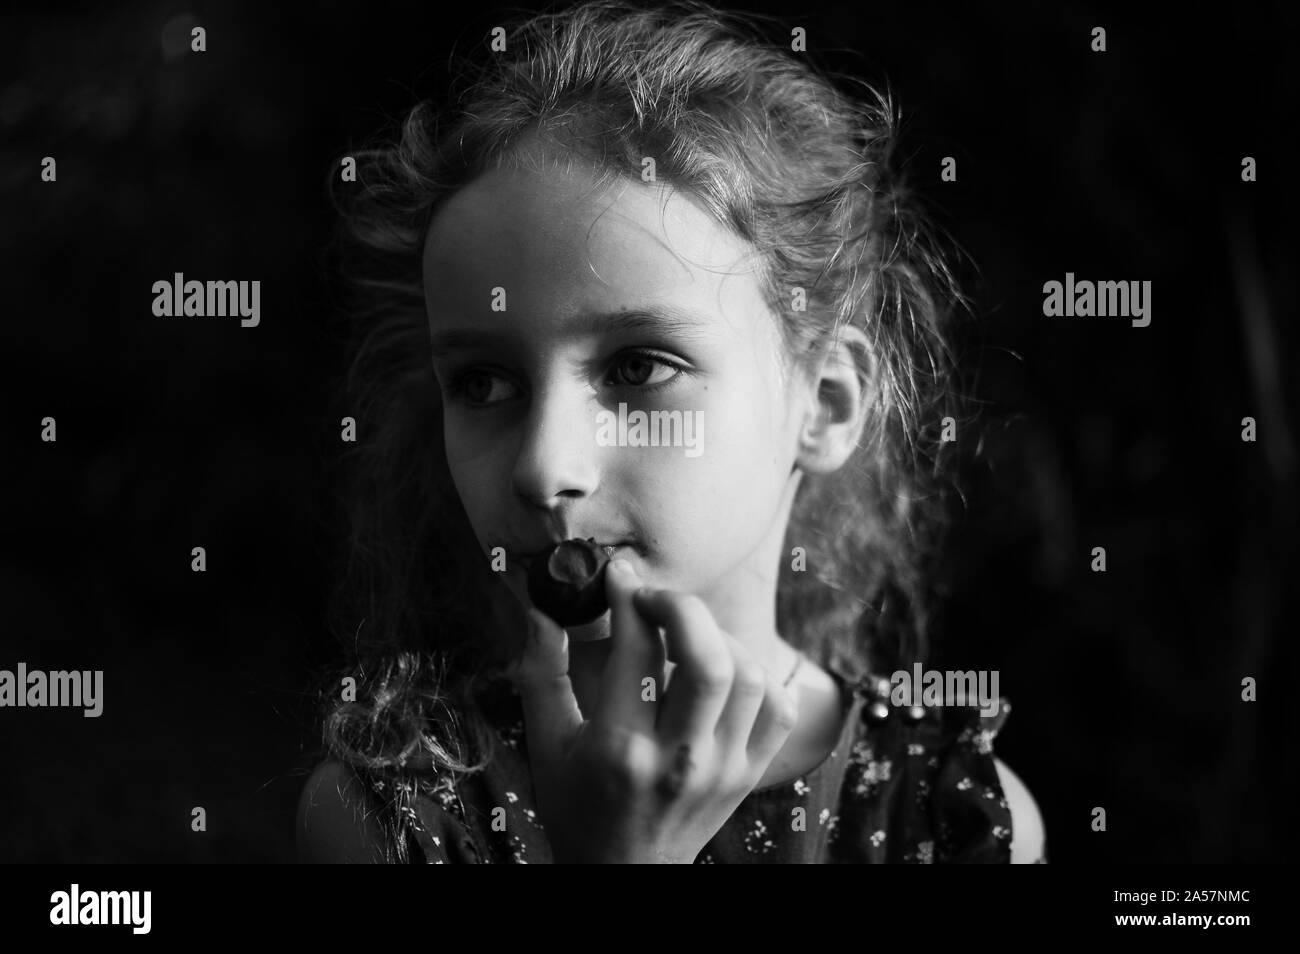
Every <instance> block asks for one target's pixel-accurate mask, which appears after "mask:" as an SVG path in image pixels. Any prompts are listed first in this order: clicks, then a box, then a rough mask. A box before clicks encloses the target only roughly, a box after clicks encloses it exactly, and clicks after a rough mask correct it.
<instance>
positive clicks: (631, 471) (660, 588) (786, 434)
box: [297, 2, 1042, 863]
mask: <svg viewBox="0 0 1300 954" xmlns="http://www.w3.org/2000/svg"><path fill="white" fill-rule="evenodd" d="M500 39H501V38H500V37H499V38H498V41H497V42H496V44H495V46H496V48H495V49H493V50H492V52H490V53H488V54H487V61H486V63H485V64H484V65H483V66H482V67H481V68H479V69H478V70H477V71H475V72H474V73H472V74H469V75H468V79H469V82H468V84H467V85H466V87H465V88H464V89H463V90H462V92H461V95H460V96H459V97H458V99H457V103H458V109H457V111H456V113H455V115H454V116H451V117H439V118H435V116H434V115H432V114H431V113H430V112H429V109H428V107H427V106H425V105H424V104H421V105H419V106H416V107H415V108H414V109H413V110H412V111H411V113H410V114H409V115H408V116H407V117H406V119H405V122H404V123H403V125H402V129H401V134H400V139H399V140H398V141H397V142H395V143H393V144H392V145H388V146H384V147H381V148H377V149H372V150H369V151H367V152H365V153H363V154H362V155H359V156H357V157H356V158H357V163H358V165H357V171H358V176H357V181H356V182H355V183H341V184H340V187H339V188H340V190H341V195H340V198H339V204H340V206H341V212H342V214H343V216H344V221H345V223H346V224H347V226H348V229H347V230H346V236H347V237H348V238H350V239H351V240H352V241H351V242H349V243H347V244H346V245H345V247H344V253H345V255H344V259H343V261H342V263H341V268H342V269H343V271H344V273H345V274H346V275H348V277H350V278H351V279H352V280H353V282H354V284H355V288H356V289H358V290H359V292H360V295H359V296H358V297H357V298H356V299H355V301H354V302H353V305H354V308H353V314H355V315H358V316H359V317H360V319H361V321H360V323H359V328H360V331H359V333H358V338H357V346H356V353H355V356H354V360H353V363H352V365H351V368H350V371H349V376H348V381H347V385H348V389H347V395H346V397H347V403H346V405H345V407H344V409H343V410H342V415H352V416H355V418H356V421H357V435H358V438H359V441H358V445H357V450H356V451H355V455H356V460H355V465H356V467H355V471H354V473H355V475H356V483H355V484H354V486H353V487H352V488H351V496H350V501H351V504H352V509H353V514H352V516H353V533H352V537H351V540H350V544H351V547H350V551H349V561H348V566H347V574H346V580H345V583H346V586H345V587H343V588H342V589H341V590H340V593H341V601H340V602H339V604H337V606H336V609H337V611H338V614H339V617H340V619H341V622H340V623H339V627H338V628H339V629H340V630H341V631H342V632H343V633H344V634H345V637H346V641H347V643H348V645H349V647H350V649H351V650H352V652H353V654H354V657H355V658H354V659H353V661H352V663H351V665H350V667H349V669H348V670H346V671H345V672H344V673H342V674H340V675H339V676H335V677H334V678H332V679H331V680H330V681H329V682H328V684H327V687H326V690H325V705H324V712H323V718H324V738H325V744H326V753H325V755H326V758H325V759H324V761H322V763H321V764H320V765H319V766H318V767H317V769H316V770H315V772H314V773H313V774H312V776H311V778H310V779H309V780H308V783H307V785H306V787H305V789H304V791H303V796H302V799H301V802H300V808H299V818H298V832H297V834H298V844H299V848H300V851H301V854H302V857H303V858H304V859H305V860H311V861H371V860H392V861H427V862H433V863H447V862H485V863H486V862H518V863H539V862H541V863H545V862H566V861H593V862H683V863H685V862H701V863H730V862H742V861H772V862H809V863H826V862H936V861H996V862H1005V861H1008V860H1013V861H1021V860H1025V861H1034V860H1038V859H1039V858H1041V856H1042V827H1041V822H1040V820H1039V818H1038V813H1037V809H1036V808H1035V806H1034V803H1033V800H1032V799H1031V798H1030V796H1029V794H1028V792H1027V791H1026V790H1025V788H1024V786H1023V785H1022V784H1021V783H1020V782H1019V781H1018V780H1017V779H1016V778H1015V776H1013V775H1012V774H1011V773H1010V772H1009V771H1007V770H1006V767H1005V766H1004V765H1002V763H1001V762H999V761H997V760H996V759H995V758H994V757H993V754H992V747H991V743H992V740H993V737H994V735H995V733H996V732H997V730H998V729H999V728H1000V726H1001V723H1002V720H1003V719H1004V718H1005V716H1006V713H1007V711H1008V707H1007V706H1006V705H1005V704H1003V705H1002V707H1001V709H1000V711H998V712H997V713H996V714H995V715H992V716H989V715H982V714H981V712H980V710H979V709H977V708H973V707H965V706H938V707H931V708H929V709H925V708H922V707H912V708H907V707H900V706H895V705H893V704H891V703H892V701H893V700H891V698H890V693H889V689H890V686H889V682H888V678H887V677H888V674H889V673H890V672H891V671H893V670H896V669H899V668H908V669H910V667H911V665H912V663H913V662H914V661H921V660H923V658H924V656H925V647H926V638H925V637H926V614H925V612H924V609H925V606H926V603H927V601H928V600H929V598H930V597H929V594H928V590H927V588H926V584H925V573H924V570H925V567H926V564H927V562H928V559H929V557H930V556H931V555H932V553H933V552H934V549H935V547H936V546H937V543H938V541H939V535H938V531H939V530H941V529H942V526H943V522H944V510H943V504H942V501H943V499H944V498H943V497H942V496H941V494H940V491H941V490H942V487H943V481H944V479H945V470H946V467H947V460H946V458H944V457H942V456H940V455H939V454H938V453H937V451H938V441H937V437H938V434H939V428H940V426H941V423H940V422H941V421H942V418H943V417H944V416H945V415H948V414H955V413H957V412H958V409H957V408H955V406H954V403H953V402H954V400H955V398H954V383H953V368H952V362H951V360H950V359H949V353H950V348H949V343H948V342H949V335H950V332H949V330H948V322H949V320H950V315H951V312H952V310H953V307H954V305H958V304H962V299H961V296H960V293H959V292H958V291H957V289H956V287H955V282H954V280H953V278H952V276H951V272H950V271H949V269H948V267H947V265H946V263H945V261H944V258H943V256H942V254H941V253H940V251H939V249H938V247H937V244H936V243H935V242H934V241H933V240H932V239H930V238H929V233H928V230H927V228H926V227H925V225H924V223H923V222H922V221H921V220H920V219H919V217H918V215H917V213H916V212H915V211H914V210H913V209H912V207H911V206H910V205H909V204H908V202H907V196H906V193H905V192H904V190H903V187H902V186H901V185H900V183H899V182H898V181H897V180H896V179H895V178H894V176H893V174H892V173H891V171H890V168H889V159H890V154H891V151H892V149H893V146H894V136H895V126H896V123H897V118H896V116H895V113H894V110H893V108H892V104H891V103H890V101H889V99H888V98H887V97H883V96H879V95H876V94H871V95H870V96H869V97H868V98H867V99H866V100H865V101H859V100H856V99H852V98H850V97H848V96H847V95H846V94H844V93H843V92H841V91H840V90H838V89H837V88H836V87H835V86H834V85H833V84H832V83H831V82H830V81H829V80H827V79H825V78H824V77H822V76H821V75H820V74H819V73H817V72H816V71H814V70H813V69H812V68H810V67H809V66H808V65H807V61H806V59H805V58H804V57H805V55H804V54H800V53H791V52H790V51H789V50H786V49H782V48H781V47H779V46H773V45H770V44H769V43H767V42H766V41H764V40H763V39H762V38H761V37H759V36H757V35H756V33H755V32H753V31H752V30H751V28H750V27H749V26H747V25H746V24H745V23H744V22H742V21H740V20H739V18H738V17H736V16H735V15H731V14H725V13H720V12H718V11H715V10H713V9H711V8H709V7H707V6H704V5H703V4H699V3H687V4H676V5H672V6H668V7H664V8H660V9H655V10H643V9H639V8H637V7H635V6H632V5H630V4H625V3H621V2H592V3H586V4H583V5H581V6H576V7H572V8H570V9H568V10H565V11H562V12H558V13H551V14H547V15H539V16H536V17H534V18H532V19H531V20H529V21H527V22H524V23H523V24H521V25H518V26H516V27H515V28H513V29H512V30H509V31H507V32H506V33H505V34H504V48H502V43H501V42H500ZM632 369H635V370H632ZM638 412H640V413H641V414H642V415H644V416H646V417H648V418H649V417H652V418H653V419H654V420H657V421H667V422H669V423H670V424H671V423H672V422H674V421H680V420H690V421H691V422H694V423H695V424H696V427H695V428H694V433H693V435H692V441H691V445H692V446H687V444H686V441H685V440H684V439H683V436H684V434H685V431H684V430H682V429H679V428H676V427H675V426H673V427H666V428H662V429H660V430H659V431H657V432H656V433H655V439H654V440H650V439H646V440H640V439H638V438H637V437H636V436H634V430H635V429H634V428H631V427H621V428H614V429H610V428H603V427H602V422H607V421H608V419H609V418H608V416H609V415H619V416H621V418H622V419H623V420H625V421H629V422H630V421H632V420H633V419H634V417H635V415H636V414H637V413H638ZM656 412H662V413H656ZM602 434H603V435H604V436H601V435H602ZM611 434H614V435H618V436H617V439H614V440H611V439H610V435H611ZM642 436H643V437H644V436H645V435H642ZM660 438H662V439H660ZM574 537H581V538H584V539H585V538H592V539H594V540H596V541H597V542H598V543H599V544H601V545H603V546H606V547H607V549H608V550H609V552H610V554H611V556H612V557H614V558H615V559H614V561H613V562H612V563H611V565H610V568H609V570H608V572H607V574H606V577H605V587H606V593H607V596H608V600H609V605H610V609H609V610H608V611H607V612H606V613H605V614H604V615H603V616H601V617H600V618H599V619H597V620H596V621H594V622H593V623H590V624H588V625H585V626H574V627H569V628H568V629H567V631H566V630H565V629H562V628H560V627H559V626H558V625H557V624H556V623H555V622H554V621H553V620H551V619H549V618H548V617H546V616H545V615H544V614H542V613H541V612H540V611H538V610H536V609H535V608H532V606H531V602H530V600H529V597H528V591H527V586H526V567H527V562H528V558H529V557H530V556H535V555H536V554H537V553H539V552H540V551H542V550H544V549H545V548H546V547H548V546H549V545H551V544H553V543H556V542H559V541H562V540H565V539H570V538H574Z"/></svg>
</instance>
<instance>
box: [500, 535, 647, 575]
mask: <svg viewBox="0 0 1300 954" xmlns="http://www.w3.org/2000/svg"><path fill="white" fill-rule="evenodd" d="M565 539H566V540H574V539H582V540H588V539H590V537H566V538H565ZM563 542H564V541H563V540H557V541H556V543H553V544H551V545H550V546H547V547H544V548H542V549H541V550H538V551H537V552H536V553H513V554H511V556H513V557H514V559H515V560H516V561H518V562H519V564H520V565H521V566H523V567H524V569H527V568H528V567H530V566H531V565H532V563H533V561H534V560H536V559H537V558H538V557H540V556H541V555H542V554H544V553H546V552H547V551H549V550H550V549H551V547H553V546H555V545H556V544H558V543H563ZM596 546H598V547H600V548H601V549H602V550H604V551H605V554H606V555H607V556H608V557H609V558H610V559H611V560H613V559H615V557H616V554H617V553H618V551H619V550H623V549H630V548H631V547H632V544H631V543H629V542H628V541H626V540H619V541H616V542H610V543H602V542H600V541H597V543H596Z"/></svg>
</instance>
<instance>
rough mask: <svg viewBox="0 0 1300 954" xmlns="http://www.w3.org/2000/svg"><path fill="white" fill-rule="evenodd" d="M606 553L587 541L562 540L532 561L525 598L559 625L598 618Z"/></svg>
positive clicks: (603, 607)
mask: <svg viewBox="0 0 1300 954" xmlns="http://www.w3.org/2000/svg"><path fill="white" fill-rule="evenodd" d="M608 565H609V554H607V553H606V552H605V550H604V549H603V548H601V547H599V546H597V545H596V541H595V539H594V538H592V539H589V540H576V539H575V540H565V541H564V542H563V543H559V544H556V545H555V546H553V547H551V548H550V549H549V550H547V551H546V552H545V553H543V554H542V555H541V556H539V557H537V558H536V559H534V560H533V564H532V566H530V567H529V568H528V597H529V599H531V600H532V601H533V605H534V606H536V607H537V608H538V609H540V610H541V611H542V612H543V613H545V614H546V615H547V616H549V617H551V619H553V620H555V621H556V622H557V623H559V624H560V625H561V626H581V625H583V624H584V623H590V622H591V621H592V620H595V619H598V618H599V617H600V616H601V614H602V613H604V612H605V610H607V609H609V603H607V602H606V600H605V567H607V566H608Z"/></svg>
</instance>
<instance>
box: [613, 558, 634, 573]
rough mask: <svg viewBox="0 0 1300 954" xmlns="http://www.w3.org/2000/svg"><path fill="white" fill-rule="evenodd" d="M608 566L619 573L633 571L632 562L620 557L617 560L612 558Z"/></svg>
mask: <svg viewBox="0 0 1300 954" xmlns="http://www.w3.org/2000/svg"><path fill="white" fill-rule="evenodd" d="M609 568H610V569H611V570H616V571H618V572H619V573H628V574H631V573H632V572H634V571H633V570H632V564H631V563H628V562H627V561H626V560H624V559H621V558H620V559H617V560H612V561H611V562H610V564H609Z"/></svg>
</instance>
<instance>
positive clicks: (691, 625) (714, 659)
mask: <svg viewBox="0 0 1300 954" xmlns="http://www.w3.org/2000/svg"><path fill="white" fill-rule="evenodd" d="M632 605H633V606H635V607H636V609H637V611H638V612H640V613H641V615H642V616H644V617H645V618H646V619H647V620H649V621H650V622H651V623H652V624H654V625H656V626H662V627H663V630H664V636H665V643H666V647H665V648H666V650H667V653H668V656H669V657H670V658H671V659H672V660H673V661H674V662H675V663H676V664H677V667H676V668H675V669H674V670H673V684H672V686H671V687H670V688H669V689H668V690H667V691H666V692H665V693H664V697H663V699H661V700H660V702H659V715H658V719H657V720H656V724H655V730H656V731H657V732H658V733H659V735H660V736H661V738H662V739H663V740H664V743H665V744H667V745H671V744H674V743H680V742H685V743H700V742H703V741H705V740H708V741H709V742H712V740H713V733H714V729H715V728H716V727H717V724H718V717H719V716H721V715H722V710H723V708H724V707H725V706H726V704H727V695H728V694H729V693H730V692H731V680H732V677H733V675H734V673H735V662H734V660H733V658H732V655H731V650H729V649H728V648H727V645H726V643H725V642H723V639H722V633H721V631H720V630H719V629H718V624H717V623H716V622H715V621H714V619H713V614H712V613H710V612H709V608H708V607H707V606H705V605H704V601H703V600H701V599H700V598H699V597H698V596H693V595H690V594H687V593H675V592H673V591H671V590H647V589H640V590H638V591H637V592H636V594H635V595H634V596H633V598H632Z"/></svg>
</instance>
